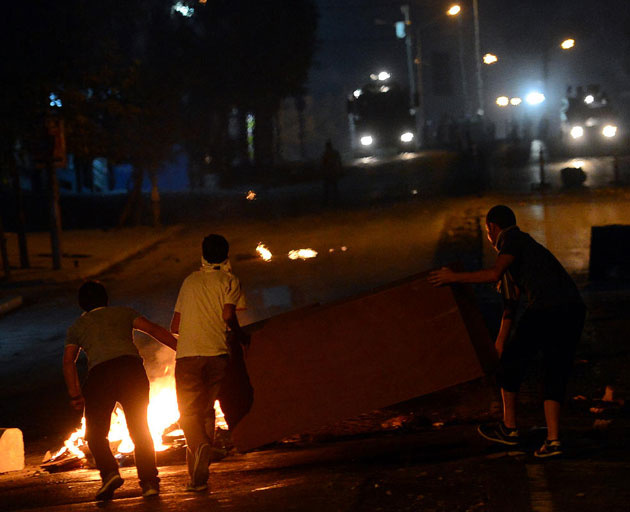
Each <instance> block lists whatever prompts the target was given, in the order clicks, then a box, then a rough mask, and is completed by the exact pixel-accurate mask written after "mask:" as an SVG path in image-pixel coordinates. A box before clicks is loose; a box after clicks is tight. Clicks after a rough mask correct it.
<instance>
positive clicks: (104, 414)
mask: <svg viewBox="0 0 630 512" xmlns="http://www.w3.org/2000/svg"><path fill="white" fill-rule="evenodd" d="M83 396H84V397H85V424H86V434H85V438H86V440H87V442H88V446H89V447H90V451H91V452H92V455H93V456H94V460H95V462H96V467H97V468H98V469H99V471H100V472H101V478H104V477H106V476H107V475H109V474H110V473H112V472H118V463H117V462H116V459H115V458H114V456H113V455H112V451H111V449H110V447H109V439H108V438H107V436H108V434H109V428H110V423H111V415H112V411H113V410H114V407H115V406H116V402H118V403H120V405H121V406H122V408H123V410H124V411H125V418H126V420H127V428H128V429H129V435H130V436H131V439H132V441H133V443H134V445H135V451H134V455H135V459H136V468H137V470H138V478H139V479H140V482H141V483H144V482H159V480H160V479H159V478H158V476H157V474H158V471H157V466H156V463H155V450H154V447H153V439H152V438H151V434H150V432H149V424H148V423H147V407H148V405H149V379H147V374H146V372H145V370H144V365H143V364H142V359H140V358H138V357H133V356H123V357H117V358H116V359H111V360H110V361H106V362H104V363H101V364H98V365H96V366H94V367H93V368H92V369H91V370H90V371H89V373H88V376H87V380H86V382H85V385H84V386H83Z"/></svg>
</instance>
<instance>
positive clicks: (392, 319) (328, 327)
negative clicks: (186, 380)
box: [221, 275, 496, 451]
mask: <svg viewBox="0 0 630 512" xmlns="http://www.w3.org/2000/svg"><path fill="white" fill-rule="evenodd" d="M250 329H251V334H252V340H251V346H250V348H249V349H248V350H247V351H246V353H245V366H243V365H241V364H236V365H235V367H234V368H235V369H234V370H233V372H232V375H231V377H230V378H229V379H228V381H227V382H226V385H225V386H224V388H223V390H222V394H221V395H222V396H221V399H222V402H225V405H226V407H227V408H229V406H230V404H231V403H236V402H238V403H240V404H241V405H240V407H239V408H238V410H239V413H238V414H232V415H231V417H228V422H229V424H230V427H231V430H232V439H233V441H234V444H235V445H236V447H237V448H238V449H239V450H240V451H247V450H251V449H253V448H256V447H259V446H262V445H265V444H268V443H270V442H274V441H277V440H280V439H282V438H285V437H287V436H291V435H294V434H298V433H302V432H305V431H307V430H310V429H313V428H314V427H319V426H323V425H326V424H330V423H332V422H335V421H339V420H342V419H345V418H351V417H354V416H357V415H359V414H361V413H363V412H368V411H372V410H375V409H379V408H382V407H385V406H388V405H392V404H395V403H398V402H402V401H405V400H408V399H411V398H415V397H418V396H421V395H425V394H428V393H431V392H434V391H437V390H440V389H443V388H447V387H450V386H454V385H456V384H460V383H463V382H466V381H470V380H473V379H476V378H478V377H480V376H482V375H483V374H484V369H489V368H490V367H492V365H493V364H494V362H495V357H496V356H494V351H493V350H492V344H491V342H490V339H489V337H488V333H487V331H486V330H485V328H484V327H483V322H482V321H481V319H480V315H479V313H478V311H477V310H476V308H475V307H474V304H472V303H471V301H470V295H469V293H468V292H466V290H459V291H458V290H457V289H454V288H451V287H443V288H434V287H433V286H431V285H430V284H429V283H428V282H427V280H426V275H418V276H414V277H412V278H409V279H407V280H405V281H403V282H399V283H396V284H393V285H391V286H388V287H386V288H383V289H380V290H378V291H375V292H373V293H369V294H365V295H362V296H359V297H355V298H352V299H349V300H345V301H341V302H337V303H334V304H329V305H325V306H315V307H309V308H305V309H302V310H298V311H293V312H290V313H287V314H283V315H279V316H277V317H273V318H270V319H268V320H265V321H263V322H259V323H257V324H254V325H253V326H250ZM245 367H246V371H247V374H248V376H247V375H245V374H244V371H245ZM239 372H240V377H239V376H238V375H235V374H236V373H239ZM247 378H248V379H249V382H250V383H251V388H249V386H248V385H243V380H246V379H247ZM239 380H240V381H241V384H240V385H238V384H237V383H238V382H239ZM251 389H253V395H252V394H251ZM244 390H247V392H249V393H250V394H249V396H248V397H245V396H244V394H243V393H244ZM252 396H253V399H252ZM244 403H246V404H247V407H245V408H244V407H243V404H244Z"/></svg>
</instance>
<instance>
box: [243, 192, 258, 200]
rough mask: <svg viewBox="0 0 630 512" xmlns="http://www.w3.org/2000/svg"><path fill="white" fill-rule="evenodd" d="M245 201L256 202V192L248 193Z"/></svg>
mask: <svg viewBox="0 0 630 512" xmlns="http://www.w3.org/2000/svg"><path fill="white" fill-rule="evenodd" d="M245 199H247V200H248V201H255V200H256V192H254V191H253V190H250V191H249V192H247V195H246V196H245Z"/></svg>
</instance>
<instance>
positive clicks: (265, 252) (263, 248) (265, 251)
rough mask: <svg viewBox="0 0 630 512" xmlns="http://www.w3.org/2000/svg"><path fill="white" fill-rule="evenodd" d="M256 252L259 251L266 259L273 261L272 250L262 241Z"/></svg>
mask: <svg viewBox="0 0 630 512" xmlns="http://www.w3.org/2000/svg"><path fill="white" fill-rule="evenodd" d="M256 252H257V253H258V255H259V256H260V257H261V258H262V259H263V260H265V261H271V258H272V256H273V255H272V254H271V251H270V250H269V249H267V247H266V246H265V244H263V243H262V242H260V243H259V244H258V247H256Z"/></svg>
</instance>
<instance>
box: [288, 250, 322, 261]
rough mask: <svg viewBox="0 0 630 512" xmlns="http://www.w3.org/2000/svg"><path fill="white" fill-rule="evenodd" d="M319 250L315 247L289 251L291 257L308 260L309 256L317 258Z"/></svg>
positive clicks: (292, 258)
mask: <svg viewBox="0 0 630 512" xmlns="http://www.w3.org/2000/svg"><path fill="white" fill-rule="evenodd" d="M316 257H317V251H314V250H313V249H297V250H293V251H289V259H291V260H297V259H298V258H299V259H301V260H307V259H309V258H316Z"/></svg>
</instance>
